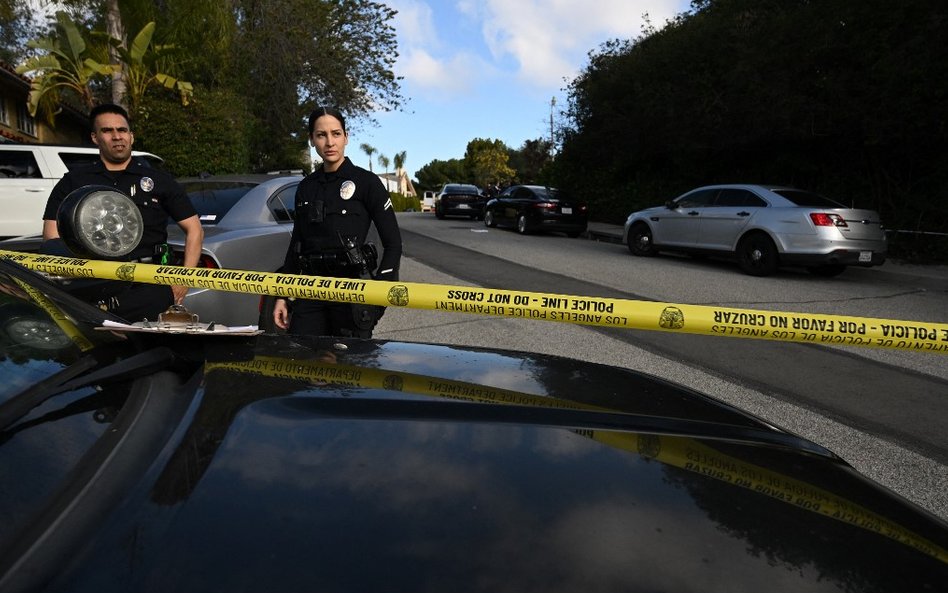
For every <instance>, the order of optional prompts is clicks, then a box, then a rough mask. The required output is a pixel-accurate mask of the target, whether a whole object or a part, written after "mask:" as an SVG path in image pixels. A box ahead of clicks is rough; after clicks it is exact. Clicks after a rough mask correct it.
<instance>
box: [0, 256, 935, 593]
mask: <svg viewBox="0 0 948 593" xmlns="http://www.w3.org/2000/svg"><path fill="white" fill-rule="evenodd" d="M8 318H14V319H16V320H18V323H16V324H13V325H15V327H12V328H11V329H10V330H9V331H7V332H6V333H5V334H4V337H3V339H2V340H0V367H2V370H3V377H4V381H3V382H2V383H0V468H2V471H3V488H0V516H2V517H3V518H4V520H3V521H2V522H0V590H2V591H4V592H5V593H19V592H27V591H29V592H33V591H36V592H46V593H58V592H67V591H68V592H76V591H96V592H109V591H189V592H208V591H311V590H312V591H339V592H346V591H353V592H363V591H382V590H384V591H428V590H433V591H457V592H461V593H465V592H468V591H472V592H473V591H495V590H498V589H504V590H511V591H544V592H546V591H585V592H591V593H597V592H600V591H602V592H613V591H702V592H707V593H717V592H727V593H730V592H733V591H758V590H766V591H771V592H791V591H792V592H794V593H797V592H801V591H808V592H810V591H812V592H817V591H820V592H822V591H866V592H869V591H878V592H896V591H898V592H902V591H940V590H943V589H944V585H945V583H946V582H948V525H946V524H945V523H944V522H943V521H941V520H939V519H937V518H936V517H934V516H933V515H931V514H929V513H927V512H925V511H923V510H921V509H919V508H918V507H917V506H915V505H913V504H911V503H909V502H907V501H906V500H904V499H902V498H900V497H898V496H897V495H895V494H893V493H892V492H891V491H889V490H887V489H885V488H883V487H881V486H879V485H878V484H876V483H874V482H872V481H870V480H868V479H867V478H865V477H864V476H862V475H860V474H859V473H858V472H856V471H855V470H854V469H853V468H852V467H850V466H849V465H847V464H846V463H845V462H844V461H843V460H841V459H840V458H839V457H837V456H835V455H833V454H832V453H831V452H829V451H827V450H826V449H825V448H823V447H821V446H819V445H817V444H815V443H813V442H810V441H807V440H805V439H802V438H800V437H798V436H795V435H793V434H791V433H789V432H787V431H784V430H781V429H779V428H777V427H774V426H773V425H771V424H769V423H767V422H764V421H762V420H761V419H758V418H756V417H754V416H752V415H749V414H747V413H745V412H743V411H740V410H738V409H736V408H733V407H731V406H729V405H727V404H724V403H722V402H720V401H718V400H715V399H713V398H711V397H707V396H704V395H702V394H700V393H697V392H695V391H692V390H690V389H687V388H684V387H681V386H678V385H675V384H672V383H669V382H666V381H663V380H660V379H657V378H655V377H652V376H649V375H645V374H642V373H639V372H636V371H633V370H629V369H623V368H617V367H612V366H605V365H597V364H592V363H585V362H580V361H576V360H570V359H567V358H559V357H552V356H545V355H538V354H530V353H524V352H515V351H509V350H491V349H481V348H471V347H463V346H438V345H428V344H420V343H411V344H409V343H399V342H388V341H380V340H355V339H339V338H320V337H316V336H311V337H298V336H297V337H293V336H287V335H273V334H271V335H262V336H256V337H243V338H232V337H231V338H228V337H221V336H215V335H201V334H191V335H183V334H179V335H168V334H155V333H134V332H129V333H122V332H120V331H117V330H111V331H98V330H97V329H96V328H99V327H102V325H103V323H104V322H106V321H108V320H110V319H111V317H110V316H109V314H108V313H106V312H104V311H101V310H99V309H97V308H95V307H92V306H89V305H87V304H85V303H83V302H80V301H78V300H76V299H74V298H72V297H71V296H70V295H69V294H67V293H64V292H63V291H62V290H61V289H60V288H59V287H57V286H56V285H54V284H52V283H49V282H47V281H45V280H44V279H43V278H41V277H40V276H38V275H37V274H34V273H32V272H30V271H28V270H26V269H25V268H22V267H20V266H18V265H16V264H14V263H12V262H10V261H8V260H2V261H0V327H4V328H6V327H7V324H6V323H4V322H5V321H6V320H7V319H8ZM37 327H41V328H42V333H43V336H42V337H41V338H40V339H37V338H36V336H35V335H34V334H35V330H36V328H37ZM5 331H6V330H5ZM20 334H26V335H20Z"/></svg>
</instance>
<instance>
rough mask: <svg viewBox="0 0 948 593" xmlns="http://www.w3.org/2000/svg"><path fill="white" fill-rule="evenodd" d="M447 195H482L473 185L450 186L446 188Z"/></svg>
mask: <svg viewBox="0 0 948 593" xmlns="http://www.w3.org/2000/svg"><path fill="white" fill-rule="evenodd" d="M444 193H446V194H479V193H481V192H480V191H479V190H478V189H477V188H476V187H474V186H473V185H449V186H447V187H445V188H444Z"/></svg>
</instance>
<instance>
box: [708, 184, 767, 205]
mask: <svg viewBox="0 0 948 593" xmlns="http://www.w3.org/2000/svg"><path fill="white" fill-rule="evenodd" d="M714 205H715V206H731V207H739V206H746V207H750V208H765V207H766V206H767V202H765V201H764V199H763V198H761V197H760V196H758V195H757V194H755V193H753V192H751V191H747V190H746V189H737V188H727V189H722V190H721V191H720V192H718V197H717V199H716V200H715V202H714Z"/></svg>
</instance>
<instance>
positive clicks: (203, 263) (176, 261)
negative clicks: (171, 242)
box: [171, 249, 220, 269]
mask: <svg viewBox="0 0 948 593" xmlns="http://www.w3.org/2000/svg"><path fill="white" fill-rule="evenodd" d="M171 265H173V266H183V265H184V252H183V251H178V250H177V249H175V250H174V257H173V258H172V259H171ZM195 267H198V268H215V269H216V268H220V266H219V265H217V262H216V261H214V258H213V257H211V256H210V255H207V254H206V253H202V254H201V257H200V258H199V259H198V263H197V266H195Z"/></svg>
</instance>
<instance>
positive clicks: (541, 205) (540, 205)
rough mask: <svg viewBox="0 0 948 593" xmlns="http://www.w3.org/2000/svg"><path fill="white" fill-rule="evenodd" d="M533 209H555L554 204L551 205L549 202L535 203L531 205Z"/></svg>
mask: <svg viewBox="0 0 948 593" xmlns="http://www.w3.org/2000/svg"><path fill="white" fill-rule="evenodd" d="M532 206H533V207H534V208H539V209H540V210H554V209H556V204H551V203H550V202H537V203H536V204H532Z"/></svg>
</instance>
